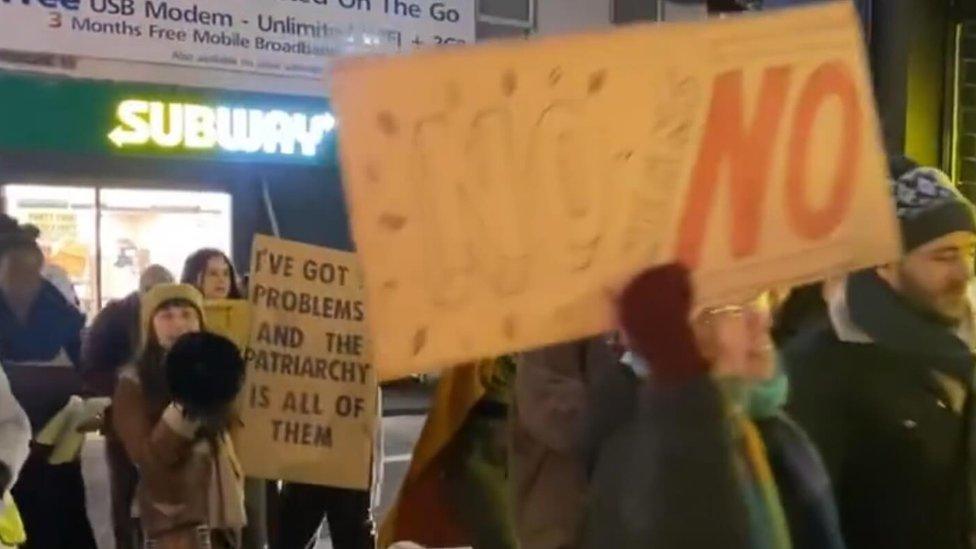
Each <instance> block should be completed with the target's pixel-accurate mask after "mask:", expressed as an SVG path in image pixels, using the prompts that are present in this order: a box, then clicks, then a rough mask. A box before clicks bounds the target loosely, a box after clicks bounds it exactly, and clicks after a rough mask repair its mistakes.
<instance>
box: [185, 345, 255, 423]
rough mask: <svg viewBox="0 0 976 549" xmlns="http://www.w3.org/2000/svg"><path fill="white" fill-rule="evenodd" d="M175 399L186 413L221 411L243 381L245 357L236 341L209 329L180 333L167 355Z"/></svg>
mask: <svg viewBox="0 0 976 549" xmlns="http://www.w3.org/2000/svg"><path fill="white" fill-rule="evenodd" d="M166 377H167V379H168V380H169V389H170V394H172V396H173V400H174V401H175V402H176V403H178V404H180V405H182V406H183V408H184V410H185V411H186V414H187V416H189V417H196V418H199V417H201V416H207V415H211V414H218V413H221V412H222V411H223V410H224V409H225V408H226V407H227V406H228V405H229V404H231V403H232V402H233V401H234V399H235V398H237V395H238V393H240V391H241V387H242V386H243V385H244V359H243V358H242V357H241V352H240V351H239V350H238V349H237V346H236V345H234V343H233V342H232V341H231V340H229V339H227V338H225V337H222V336H219V335H216V334H212V333H209V332H194V333H189V334H186V335H184V336H183V337H181V338H180V339H178V340H177V341H176V343H175V344H174V345H173V348H172V349H170V351H169V353H168V354H167V356H166Z"/></svg>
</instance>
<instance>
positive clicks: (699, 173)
mask: <svg viewBox="0 0 976 549" xmlns="http://www.w3.org/2000/svg"><path fill="white" fill-rule="evenodd" d="M789 82H790V68H789V67H772V68H769V69H766V72H765V74H764V75H763V79H762V87H761V90H760V93H759V97H758V98H757V99H756V106H755V109H754V113H755V114H754V115H753V118H752V122H751V124H748V126H747V124H746V121H745V120H744V118H745V114H744V112H743V111H744V107H745V105H744V99H743V90H742V71H731V72H727V73H724V74H721V75H719V76H717V77H716V78H715V82H714V85H713V89H712V102H711V106H710V108H709V112H708V118H707V120H706V122H705V132H704V135H703V137H702V143H701V148H700V149H699V153H698V161H697V162H696V164H695V167H694V170H693V172H692V176H691V183H690V189H689V191H688V196H687V197H685V210H684V212H683V213H682V216H681V219H680V225H679V232H678V246H677V258H678V260H679V261H680V262H682V263H684V264H685V265H686V266H688V267H689V268H692V269H693V268H695V267H697V266H698V264H699V262H700V261H701V254H702V246H703V245H704V242H705V237H706V235H707V234H708V222H709V219H710V218H711V216H712V213H713V210H714V209H715V207H714V202H715V199H716V195H717V194H718V189H719V183H720V182H721V181H722V177H721V176H722V173H723V169H722V168H723V167H725V166H726V165H728V167H727V170H728V187H729V195H730V196H729V200H730V204H731V208H732V227H731V231H730V238H731V248H732V254H733V256H734V257H736V258H740V257H745V256H748V255H751V254H753V253H755V252H756V249H757V247H758V245H759V235H760V228H761V223H762V212H763V204H764V202H765V197H766V187H767V185H768V181H769V176H770V170H771V169H772V160H773V157H774V154H773V153H774V151H773V146H774V145H775V142H776V134H777V130H778V128H779V122H780V120H781V119H782V117H783V110H784V107H785V104H786V94H787V91H788V89H789Z"/></svg>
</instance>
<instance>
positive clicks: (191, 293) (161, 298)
mask: <svg viewBox="0 0 976 549" xmlns="http://www.w3.org/2000/svg"><path fill="white" fill-rule="evenodd" d="M176 299H179V300H181V301H187V302H189V303H190V304H192V305H193V307H195V308H196V310H197V314H199V315H200V324H201V326H200V327H201V328H203V325H204V324H206V317H205V316H204V309H203V295H202V294H200V291H199V290H197V289H196V288H194V287H193V286H191V285H189V284H159V285H158V286H154V287H153V288H152V289H151V290H149V291H148V292H146V293H144V294H142V299H141V302H140V313H141V314H140V316H141V317H142V321H141V323H140V324H139V326H140V328H141V334H140V337H141V339H140V341H142V345H145V344H146V342H147V341H148V340H149V327H150V323H151V322H152V317H153V315H154V314H156V311H157V310H158V309H159V307H160V306H161V305H163V304H164V303H166V302H167V301H173V300H176Z"/></svg>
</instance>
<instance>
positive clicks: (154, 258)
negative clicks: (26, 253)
mask: <svg viewBox="0 0 976 549" xmlns="http://www.w3.org/2000/svg"><path fill="white" fill-rule="evenodd" d="M96 196H98V197H99V198H98V204H97V207H96ZM4 198H5V205H6V211H7V213H8V214H10V215H12V216H13V217H16V218H17V219H18V220H19V221H20V222H21V223H33V224H34V225H37V226H38V228H40V230H41V237H40V244H41V247H42V249H43V250H44V254H45V257H46V258H47V261H48V263H49V264H51V265H53V266H56V268H60V269H63V271H64V272H66V273H67V275H68V277H69V278H70V280H71V283H72V285H73V286H74V289H75V292H76V293H77V295H78V298H79V301H80V304H81V307H82V309H83V310H84V311H85V312H86V313H87V314H88V315H89V318H91V317H92V316H93V315H94V313H95V312H97V310H98V309H100V308H101V307H103V306H104V305H105V304H106V303H108V302H109V301H110V300H112V299H119V298H122V297H125V296H126V295H128V294H129V293H130V292H132V291H134V290H135V289H136V288H137V287H138V281H139V275H140V274H141V273H142V271H143V270H145V268H146V267H148V266H149V265H151V264H154V263H158V264H160V265H162V266H164V267H166V268H167V269H169V270H170V272H172V273H173V275H174V276H175V277H176V278H179V276H180V273H181V271H182V268H183V261H184V260H185V259H186V257H187V256H188V255H189V254H191V253H193V252H194V251H195V250H197V249H199V248H202V247H211V248H217V249H219V250H223V251H224V252H229V251H230V250H231V198H230V195H229V194H227V193H219V192H200V191H163V190H143V189H101V190H100V192H97V193H96V191H95V189H93V188H90V187H60V186H48V185H29V184H25V185H20V184H17V185H7V186H5V187H4ZM99 257H100V258H101V259H100V261H99V259H98V258H99ZM96 265H97V268H96Z"/></svg>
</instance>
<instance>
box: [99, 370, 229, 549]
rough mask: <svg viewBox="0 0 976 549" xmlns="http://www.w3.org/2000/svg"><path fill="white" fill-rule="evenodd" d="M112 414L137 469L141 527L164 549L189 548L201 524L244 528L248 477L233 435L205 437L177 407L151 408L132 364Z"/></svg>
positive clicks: (117, 395)
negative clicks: (232, 440) (238, 456)
mask: <svg viewBox="0 0 976 549" xmlns="http://www.w3.org/2000/svg"><path fill="white" fill-rule="evenodd" d="M112 417H113V425H114V426H115V429H116V432H117V433H118V435H119V438H120V439H121V440H122V443H123V444H124V445H125V448H126V451H127V452H128V454H129V457H130V458H131V459H132V462H133V463H134V464H135V465H136V467H137V468H138V470H139V486H138V488H137V493H136V497H137V501H138V503H139V516H140V520H141V523H142V528H143V530H144V531H145V533H146V535H147V536H148V537H150V538H154V539H157V540H159V542H160V543H161V545H160V546H159V547H160V549H170V548H173V549H176V548H183V547H191V546H192V545H190V544H189V543H188V540H190V539H192V538H193V537H194V535H195V534H194V532H193V530H194V529H195V528H197V527H200V526H204V527H210V528H213V529H221V530H229V531H239V530H240V529H241V528H242V527H243V526H244V524H245V523H246V519H245V515H244V497H243V490H244V484H243V482H244V477H243V472H242V471H241V469H240V466H239V464H238V463H237V460H236V458H235V457H234V452H233V443H232V442H231V440H230V437H229V436H227V435H223V436H221V437H220V438H219V439H218V440H217V442H216V443H211V442H210V441H207V440H201V439H199V438H197V437H196V436H195V435H196V430H197V427H196V425H195V424H194V423H193V422H190V421H188V420H186V419H185V418H183V416H182V413H181V412H180V411H179V410H177V409H176V408H175V407H174V406H172V405H170V406H168V407H166V408H165V409H164V410H153V409H152V406H151V405H150V403H149V401H148V400H147V398H146V396H145V394H144V392H143V388H142V385H141V384H140V382H139V377H138V375H137V374H136V372H135V371H134V369H133V368H132V367H127V368H126V369H124V370H123V371H122V375H121V376H120V380H119V383H118V386H117V387H116V391H115V397H114V399H113V414H112Z"/></svg>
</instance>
